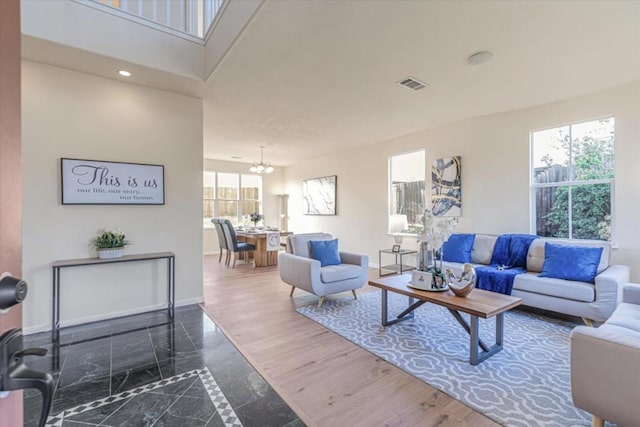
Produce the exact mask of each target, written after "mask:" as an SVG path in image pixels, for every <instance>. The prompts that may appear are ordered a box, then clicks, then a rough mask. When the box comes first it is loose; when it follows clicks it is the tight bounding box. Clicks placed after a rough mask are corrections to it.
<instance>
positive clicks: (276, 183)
mask: <svg viewBox="0 0 640 427" xmlns="http://www.w3.org/2000/svg"><path fill="white" fill-rule="evenodd" d="M250 166H251V164H250V163H249V164H247V163H238V162H227V161H224V160H214V159H205V160H204V170H205V171H209V172H228V173H240V174H246V175H251V173H250V172H249V167H250ZM283 176H284V175H283V170H282V168H280V167H275V168H274V171H273V172H272V173H270V174H263V175H262V214H263V215H264V221H263V222H264V224H265V225H268V226H270V227H279V224H280V218H279V217H278V207H279V204H280V199H279V198H278V194H282V193H283ZM203 239H204V253H205V254H214V253H215V254H217V253H219V248H220V246H219V245H218V235H217V234H216V230H215V228H213V227H212V228H205V229H204V237H203Z"/></svg>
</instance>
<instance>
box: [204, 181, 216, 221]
mask: <svg viewBox="0 0 640 427" xmlns="http://www.w3.org/2000/svg"><path fill="white" fill-rule="evenodd" d="M202 198H203V199H204V203H203V204H202V216H203V217H204V226H205V227H212V226H213V224H211V218H213V212H214V211H215V209H214V203H215V198H216V173H215V172H205V173H204V188H203V191H202Z"/></svg>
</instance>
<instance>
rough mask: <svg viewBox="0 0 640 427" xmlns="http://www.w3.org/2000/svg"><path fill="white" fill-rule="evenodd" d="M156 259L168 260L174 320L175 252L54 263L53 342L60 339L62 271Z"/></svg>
mask: <svg viewBox="0 0 640 427" xmlns="http://www.w3.org/2000/svg"><path fill="white" fill-rule="evenodd" d="M156 259H166V260H167V284H168V286H167V288H168V289H167V310H168V313H169V317H170V318H171V319H173V315H174V312H175V299H176V256H175V254H174V253H173V252H157V253H149V254H137V255H124V256H122V257H120V258H108V259H100V258H80V259H68V260H62V261H55V262H54V263H53V302H52V307H51V310H52V319H51V340H52V341H54V342H57V341H59V339H60V270H62V269H63V268H69V267H84V266H87V265H98V264H100V265H102V264H114V263H118V262H134V261H151V260H156Z"/></svg>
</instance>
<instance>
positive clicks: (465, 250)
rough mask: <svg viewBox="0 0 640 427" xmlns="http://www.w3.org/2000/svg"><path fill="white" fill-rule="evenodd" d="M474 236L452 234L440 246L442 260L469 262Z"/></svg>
mask: <svg viewBox="0 0 640 427" xmlns="http://www.w3.org/2000/svg"><path fill="white" fill-rule="evenodd" d="M475 240H476V235H475V234H452V235H451V236H450V237H449V240H447V241H446V242H444V244H443V245H442V259H443V260H444V261H449V262H471V249H472V248H473V242H474V241H475Z"/></svg>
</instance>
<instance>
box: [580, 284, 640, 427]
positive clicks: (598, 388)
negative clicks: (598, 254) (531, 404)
mask: <svg viewBox="0 0 640 427" xmlns="http://www.w3.org/2000/svg"><path fill="white" fill-rule="evenodd" d="M571 394H572V397H573V403H574V404H575V405H576V406H577V407H578V408H581V409H584V410H585V411H587V412H589V413H591V414H592V415H593V423H592V425H593V426H598V427H601V426H603V425H604V420H607V421H611V422H614V423H616V424H618V425H620V426H637V425H640V285H634V284H627V285H625V286H624V287H623V290H622V303H621V304H620V305H619V306H618V308H616V310H615V311H614V312H613V314H612V315H611V317H610V318H609V320H607V322H606V323H605V324H603V325H601V326H600V327H599V328H587V327H585V326H578V327H577V328H575V329H574V330H573V331H572V332H571Z"/></svg>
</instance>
